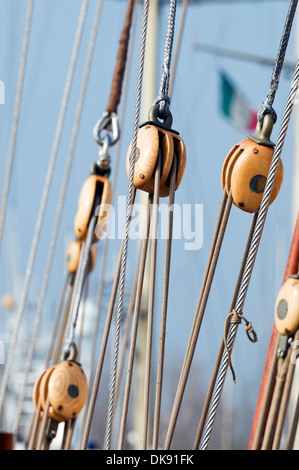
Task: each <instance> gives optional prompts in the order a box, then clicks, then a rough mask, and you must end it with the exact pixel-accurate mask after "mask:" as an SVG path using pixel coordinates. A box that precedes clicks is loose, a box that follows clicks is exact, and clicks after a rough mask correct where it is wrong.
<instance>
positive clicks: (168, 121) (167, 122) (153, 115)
mask: <svg viewBox="0 0 299 470" xmlns="http://www.w3.org/2000/svg"><path fill="white" fill-rule="evenodd" d="M158 116H159V103H157V104H154V105H153V106H152V107H151V108H150V110H149V112H148V118H149V121H154V122H156V123H157V124H163V126H165V127H168V128H169V129H171V126H172V114H171V112H170V111H169V113H168V115H167V117H166V118H165V119H161V120H159V118H158Z"/></svg>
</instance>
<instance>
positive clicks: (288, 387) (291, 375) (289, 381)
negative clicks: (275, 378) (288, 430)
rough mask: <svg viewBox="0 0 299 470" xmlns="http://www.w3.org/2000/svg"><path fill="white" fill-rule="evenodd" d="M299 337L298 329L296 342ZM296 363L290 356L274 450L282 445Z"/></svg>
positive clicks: (295, 336) (273, 445)
mask: <svg viewBox="0 0 299 470" xmlns="http://www.w3.org/2000/svg"><path fill="white" fill-rule="evenodd" d="M298 339H299V330H297V331H296V333H295V335H294V338H293V340H294V341H295V342H296V341H298ZM295 344H296V343H295ZM286 359H287V358H285V360H286ZM295 365H296V364H295V363H294V362H293V361H292V360H291V358H290V360H289V364H288V370H287V376H286V382H285V386H284V389H283V394H282V397H281V404H280V409H279V412H278V416H277V423H276V430H275V434H274V438H273V444H272V450H278V449H279V446H280V441H281V435H282V430H283V425H284V421H285V417H286V411H287V406H288V403H289V398H290V393H291V388H292V383H293V378H294V373H295Z"/></svg>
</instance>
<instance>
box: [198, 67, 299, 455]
mask: <svg viewBox="0 0 299 470" xmlns="http://www.w3.org/2000/svg"><path fill="white" fill-rule="evenodd" d="M298 80H299V61H298V62H297V64H296V68H295V72H294V76H293V80H292V83H291V87H290V92H289V96H288V100H287V104H286V108H285V112H284V116H283V119H282V124H281V127H280V130H279V135H278V139H277V144H276V147H275V150H274V154H273V158H272V162H271V166H270V170H269V174H268V178H267V182H266V186H265V191H264V194H263V198H262V202H261V206H260V209H259V212H258V217H257V221H256V225H255V228H254V232H253V236H252V241H251V244H250V248H249V253H248V257H247V261H246V265H245V270H244V274H243V277H242V282H241V286H240V290H239V293H238V297H237V301H236V307H235V310H236V311H237V312H241V311H242V309H243V305H244V302H245V297H246V293H247V290H248V286H249V282H250V278H251V274H252V270H253V266H254V262H255V259H256V255H257V251H258V247H259V243H260V240H261V236H262V232H263V227H264V224H265V220H266V216H267V212H268V204H269V199H270V195H271V191H272V188H273V183H274V178H275V175H276V171H277V167H278V164H279V160H280V155H281V152H282V148H283V144H284V141H285V138H286V133H287V129H288V125H289V121H290V117H291V113H292V110H293V105H294V101H295V97H296V93H297V91H298V86H299V81H298ZM237 329H238V324H237V323H234V324H231V326H230V330H229V333H228V338H227V348H228V351H230V352H231V350H232V347H233V343H234V340H235V337H236V334H237ZM228 365H229V356H228V353H227V351H226V350H225V351H224V355H223V357H222V362H221V366H220V370H219V373H218V377H217V381H216V385H215V388H214V393H213V397H212V401H211V406H210V410H209V414H208V417H207V421H206V424H205V428H204V434H203V440H202V444H201V450H205V449H206V448H207V447H208V444H209V441H210V437H211V433H212V429H213V426H214V422H215V418H216V413H217V409H218V406H219V402H220V397H221V393H222V389H223V385H224V380H225V376H226V372H227V368H228Z"/></svg>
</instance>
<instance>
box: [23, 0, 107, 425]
mask: <svg viewBox="0 0 299 470" xmlns="http://www.w3.org/2000/svg"><path fill="white" fill-rule="evenodd" d="M102 5H103V0H99V1H98V2H97V7H96V11H95V16H94V23H93V27H92V32H91V37H90V41H89V45H88V51H87V56H86V57H87V58H86V64H85V69H84V74H83V78H82V84H81V90H80V95H79V100H78V104H77V109H76V113H75V119H74V124H73V130H72V135H71V143H70V148H69V152H68V155H67V159H66V166H65V171H64V175H63V181H62V186H61V190H60V195H59V200H58V206H57V211H56V216H55V221H54V226H53V232H52V236H51V240H50V246H49V252H48V258H47V262H46V267H45V271H44V276H43V280H42V286H41V289H40V297H39V302H38V306H37V311H36V315H35V321H34V326H33V332H32V337H31V342H30V349H29V352H28V356H27V363H26V368H25V378H24V382H23V390H22V392H21V394H20V397H19V402H18V405H17V415H16V421H15V432H17V430H18V427H19V424H20V416H21V413H22V407H23V403H24V399H25V393H26V386H27V383H28V377H29V373H30V368H31V364H32V360H33V355H34V351H35V346H36V341H37V336H38V331H39V325H40V321H41V315H42V312H43V308H44V303H45V299H46V294H47V288H48V282H49V278H50V273H51V269H52V264H53V258H54V253H55V248H56V242H57V237H58V233H59V228H60V224H61V218H62V212H63V208H64V202H65V197H66V192H67V188H68V183H69V178H70V173H71V168H72V163H73V157H74V152H75V146H76V142H77V137H78V132H79V125H80V120H81V115H82V110H83V105H84V100H85V95H86V89H87V85H88V79H89V76H90V70H91V65H92V58H93V53H94V48H95V44H96V38H97V32H98V28H99V21H100V16H101V11H102Z"/></svg>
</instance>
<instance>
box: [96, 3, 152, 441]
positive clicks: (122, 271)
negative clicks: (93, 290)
mask: <svg viewBox="0 0 299 470" xmlns="http://www.w3.org/2000/svg"><path fill="white" fill-rule="evenodd" d="M148 7H149V0H144V5H143V14H142V29H141V42H140V55H139V69H138V77H137V90H136V103H135V113H134V123H133V138H132V150H131V155H130V169H129V182H128V190H127V203H126V222H125V234H124V239H123V247H122V257H121V269H120V279H119V281H120V283H119V297H118V308H117V314H116V329H115V340H114V351H113V360H112V370H111V382H110V390H109V404H108V414H107V430H108V432H107V433H106V442H105V448H106V450H108V449H109V447H110V444H111V419H112V414H113V405H114V393H115V382H116V370H117V361H118V349H119V336H120V326H121V320H122V308H123V297H124V286H125V274H126V262H127V251H128V239H129V225H130V219H131V207H130V206H131V204H132V197H133V192H134V191H133V177H134V167H135V154H136V143H137V132H138V122H139V114H140V104H141V90H142V77H143V69H144V56H145V45H146V30H147V18H148Z"/></svg>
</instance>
